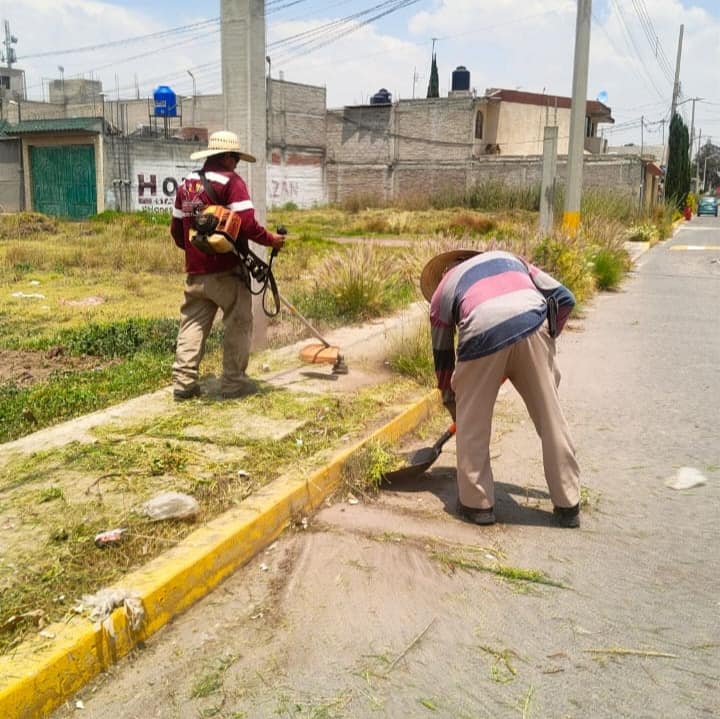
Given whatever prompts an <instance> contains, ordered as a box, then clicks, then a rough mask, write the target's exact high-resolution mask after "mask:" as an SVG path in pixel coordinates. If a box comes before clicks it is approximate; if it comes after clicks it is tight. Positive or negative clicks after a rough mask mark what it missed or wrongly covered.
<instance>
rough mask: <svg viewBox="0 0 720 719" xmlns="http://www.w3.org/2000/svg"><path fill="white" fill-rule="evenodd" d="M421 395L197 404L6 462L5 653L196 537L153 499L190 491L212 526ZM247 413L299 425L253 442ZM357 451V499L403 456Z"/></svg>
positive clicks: (275, 397)
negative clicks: (100, 539) (106, 538)
mask: <svg viewBox="0 0 720 719" xmlns="http://www.w3.org/2000/svg"><path fill="white" fill-rule="evenodd" d="M422 393H423V390H420V389H419V388H418V387H417V385H414V384H412V383H410V382H408V381H407V380H406V381H394V382H391V383H387V384H385V385H380V386H376V387H373V388H371V389H365V390H362V391H360V392H358V393H357V394H355V395H352V396H346V397H344V398H343V401H342V402H340V401H338V400H337V399H336V398H333V397H324V396H319V395H310V396H304V395H299V394H297V393H294V392H288V391H286V390H277V389H273V390H267V391H263V392H261V393H260V394H258V395H253V396H251V397H247V398H244V399H243V400H240V401H238V402H233V403H232V404H229V405H224V404H223V405H221V406H219V407H218V405H217V403H215V404H213V405H207V406H208V407H210V409H211V410H212V411H210V412H208V413H206V412H205V411H204V407H205V406H206V405H204V403H203V402H202V401H198V402H197V403H196V404H195V406H194V407H192V408H188V407H185V406H181V407H176V408H174V411H173V412H170V413H166V414H163V415H160V416H157V415H153V416H151V417H148V418H146V419H144V420H142V421H138V422H137V424H135V425H133V426H130V427H127V426H109V427H106V428H104V429H103V431H102V432H98V440H97V441H96V442H95V443H92V444H80V443H73V444H71V445H68V446H66V447H64V448H62V449H53V450H49V451H46V452H35V453H33V454H32V455H30V456H24V457H21V458H16V459H13V460H10V461H8V462H7V463H6V464H4V465H3V466H2V467H0V520H1V519H2V518H3V517H12V518H13V519H12V521H13V523H15V524H16V531H15V532H14V533H13V536H12V538H11V545H10V546H11V549H10V551H8V552H7V553H5V554H4V555H3V556H2V557H0V595H2V602H1V603H0V652H7V651H8V650H10V649H11V648H12V647H13V646H15V645H16V644H18V643H19V642H21V641H23V640H24V639H25V638H26V637H27V636H28V635H29V634H31V633H33V632H37V631H38V630H40V629H42V628H43V627H44V626H46V625H47V624H50V623H52V622H55V621H59V620H61V619H62V618H63V617H64V616H66V615H67V614H68V613H69V612H71V608H72V607H73V606H75V602H76V600H77V599H78V598H79V597H81V596H82V595H83V594H92V593H94V592H96V591H97V590H98V589H100V588H102V587H104V586H107V585H108V584H111V583H112V582H114V581H117V580H118V579H119V578H120V577H121V576H122V575H123V574H125V573H126V572H129V571H132V570H133V569H135V568H137V567H139V566H142V565H143V564H145V563H147V562H148V561H149V560H150V559H152V558H153V557H155V556H158V555H159V554H161V553H162V552H163V551H165V550H166V549H168V548H170V547H172V546H174V545H175V544H177V543H178V542H180V541H181V540H182V539H183V538H185V537H186V536H187V535H188V534H190V532H192V531H193V529H194V525H193V524H191V523H190V522H185V521H178V520H168V521H163V522H152V521H150V520H149V519H148V518H147V517H146V516H145V515H144V513H143V512H142V511H141V505H142V503H143V502H145V501H147V500H148V499H150V498H151V497H152V496H154V495H156V494H158V493H159V492H164V491H168V490H173V491H177V492H184V493H186V494H190V495H192V496H193V497H195V499H196V500H197V501H198V503H199V504H200V514H199V515H198V518H197V520H198V521H200V522H204V521H209V520H211V519H212V518H214V517H216V516H217V515H219V514H220V513H221V512H223V511H225V510H226V509H228V508H230V507H233V506H235V505H237V504H238V503H239V502H241V501H242V500H243V499H245V498H246V497H248V496H249V495H251V494H252V493H253V492H254V491H255V490H256V489H257V488H258V487H262V486H264V485H266V484H268V483H269V482H271V481H272V480H274V479H275V478H277V477H279V476H282V475H283V474H288V475H291V476H304V474H305V473H307V472H310V471H312V470H313V469H314V468H316V467H317V465H318V462H319V461H320V460H319V459H318V457H323V456H324V454H325V453H327V452H328V451H329V450H331V449H332V448H334V447H337V446H338V443H339V441H340V439H341V438H352V437H359V436H362V434H364V433H365V432H367V431H368V429H369V428H371V427H373V426H376V425H377V423H378V422H381V421H386V420H387V419H388V418H389V417H390V416H394V413H395V412H396V408H397V405H398V404H401V403H406V402H408V399H409V398H411V397H416V396H418V395H421V394H422ZM190 410H191V411H190ZM239 412H240V413H242V414H243V416H245V417H252V416H262V417H266V418H268V420H270V421H271V422H272V421H273V420H274V419H277V420H284V421H288V422H295V423H297V424H298V428H297V429H296V430H295V431H291V432H290V433H288V434H286V435H285V436H283V437H281V438H280V439H277V440H269V439H263V440H260V439H257V438H249V437H247V436H246V434H245V433H242V432H237V431H234V430H233V427H234V426H235V422H236V420H237V415H238V413H239ZM358 454H359V456H358V457H355V458H353V459H354V464H355V467H356V469H355V470H351V474H350V476H351V479H350V481H351V486H352V488H353V491H355V492H357V493H359V494H360V493H365V492H370V491H372V489H371V488H372V487H376V486H377V484H378V483H379V480H380V476H381V474H382V472H383V471H385V469H386V468H387V467H388V466H390V467H394V461H395V459H394V457H393V456H392V455H391V454H390V453H389V452H388V451H387V450H384V449H383V448H382V447H380V446H379V445H374V446H370V447H366V448H364V449H363V450H362V451H360V452H358ZM113 528H124V529H126V530H127V531H126V532H125V534H124V535H123V538H122V540H121V541H120V542H119V543H117V544H113V545H111V546H106V547H104V548H98V547H96V546H95V543H94V538H95V535H96V534H98V533H100V532H103V531H107V530H110V529H113Z"/></svg>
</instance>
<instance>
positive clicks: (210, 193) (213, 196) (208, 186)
mask: <svg viewBox="0 0 720 719" xmlns="http://www.w3.org/2000/svg"><path fill="white" fill-rule="evenodd" d="M198 175H200V179H201V180H202V184H203V187H204V188H205V192H206V193H207V196H208V197H209V198H210V199H211V200H212V201H213V202H214V203H215V204H216V205H222V202H220V198H218V196H217V193H216V192H215V190H214V189H213V186H212V185H211V184H210V182H209V181H208V179H207V177H205V172H204V171H203V170H199V171H198Z"/></svg>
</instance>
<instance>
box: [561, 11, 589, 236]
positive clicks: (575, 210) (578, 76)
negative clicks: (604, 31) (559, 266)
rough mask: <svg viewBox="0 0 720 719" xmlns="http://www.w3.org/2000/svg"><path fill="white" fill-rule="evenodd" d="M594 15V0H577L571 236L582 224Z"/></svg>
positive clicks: (567, 220)
mask: <svg viewBox="0 0 720 719" xmlns="http://www.w3.org/2000/svg"><path fill="white" fill-rule="evenodd" d="M591 18H592V0H577V21H576V25H575V61H574V66H573V90H572V103H571V106H570V141H569V143H568V158H567V186H566V188H565V214H564V215H563V226H564V227H565V229H566V230H567V231H568V232H569V233H570V234H571V235H574V234H575V233H576V232H577V230H578V228H579V227H580V202H581V200H582V175H583V154H584V151H585V117H586V114H587V82H588V60H589V56H590V21H591Z"/></svg>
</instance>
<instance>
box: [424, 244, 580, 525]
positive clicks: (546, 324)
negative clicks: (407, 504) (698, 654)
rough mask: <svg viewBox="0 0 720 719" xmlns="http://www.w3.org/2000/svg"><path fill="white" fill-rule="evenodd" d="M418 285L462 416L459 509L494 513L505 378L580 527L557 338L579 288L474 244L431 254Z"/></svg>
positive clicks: (562, 501) (483, 519)
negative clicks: (493, 458)
mask: <svg viewBox="0 0 720 719" xmlns="http://www.w3.org/2000/svg"><path fill="white" fill-rule="evenodd" d="M420 288H421V290H422V293H423V295H424V296H425V298H426V299H427V300H428V301H429V302H430V328H431V335H432V345H433V357H434V362H435V372H436V375H437V380H438V388H439V389H440V390H441V392H442V396H443V403H444V404H445V406H446V407H447V409H448V411H449V412H450V414H451V415H452V417H453V419H454V420H456V422H457V435H456V445H457V487H458V513H459V514H460V515H461V516H462V517H463V518H465V519H467V520H469V521H471V522H475V523H476V524H493V523H494V522H495V487H494V480H493V474H492V469H491V466H490V434H491V426H492V413H493V407H494V406H495V400H496V398H497V394H498V390H499V389H500V385H501V384H502V383H503V381H504V380H505V379H506V378H507V379H509V380H510V381H511V382H512V383H513V385H514V387H515V389H517V391H518V392H519V394H520V396H521V397H522V398H523V400H524V402H525V405H526V407H527V409H528V412H529V414H530V417H531V419H532V421H533V423H534V425H535V429H536V430H537V433H538V435H539V436H540V439H541V441H542V452H543V466H544V470H545V480H546V482H547V485H548V488H549V490H550V498H551V500H552V503H553V507H554V514H555V517H556V519H557V522H558V524H560V525H561V526H563V527H579V526H580V512H579V509H580V504H579V503H580V471H579V468H578V464H577V460H576V459H575V449H574V447H573V443H572V439H571V437H570V432H569V429H568V425H567V422H566V420H565V417H564V416H563V413H562V410H561V408H560V400H559V396H558V385H559V382H560V372H559V370H558V368H557V365H556V362H555V338H556V337H557V336H558V335H559V334H560V333H561V332H562V330H563V327H564V326H565V322H566V321H567V318H568V316H569V315H570V311H571V310H572V308H573V307H574V305H575V298H574V297H573V294H572V292H570V290H568V289H567V288H566V287H564V286H563V285H561V284H560V283H559V282H558V281H557V280H555V279H554V278H553V277H551V276H550V275H548V274H546V273H545V272H543V271H542V270H540V269H539V268H537V267H535V266H533V265H531V264H529V263H527V262H525V261H524V260H523V259H521V258H520V257H517V256H516V255H514V254H511V253H509V252H503V251H491V252H476V251H474V250H453V251H450V252H445V253H443V254H440V255H437V256H436V257H434V258H433V259H431V260H430V261H429V262H428V263H427V264H426V265H425V267H424V269H423V271H422V274H421V276H420ZM456 328H457V331H458V341H457V347H456V346H455V331H456Z"/></svg>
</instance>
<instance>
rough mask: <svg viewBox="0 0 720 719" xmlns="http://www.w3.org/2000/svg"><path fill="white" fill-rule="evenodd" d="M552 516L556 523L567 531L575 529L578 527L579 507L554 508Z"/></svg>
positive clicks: (577, 505)
mask: <svg viewBox="0 0 720 719" xmlns="http://www.w3.org/2000/svg"><path fill="white" fill-rule="evenodd" d="M553 514H554V515H555V519H556V521H557V523H558V524H559V525H560V526H561V527H566V528H567V529H577V528H578V527H579V526H580V505H579V504H576V505H575V506H574V507H555V508H554V509H553Z"/></svg>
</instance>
